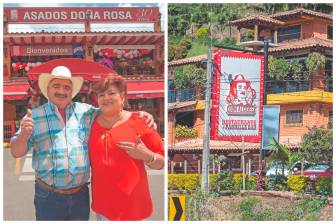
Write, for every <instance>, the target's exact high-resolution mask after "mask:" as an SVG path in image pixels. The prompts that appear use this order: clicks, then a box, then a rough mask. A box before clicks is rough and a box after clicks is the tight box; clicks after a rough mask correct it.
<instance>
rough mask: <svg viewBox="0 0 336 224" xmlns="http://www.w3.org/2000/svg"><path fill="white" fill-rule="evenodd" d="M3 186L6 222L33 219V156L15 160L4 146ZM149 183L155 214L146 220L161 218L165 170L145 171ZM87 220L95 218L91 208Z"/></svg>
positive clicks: (29, 155) (162, 214)
mask: <svg viewBox="0 0 336 224" xmlns="http://www.w3.org/2000/svg"><path fill="white" fill-rule="evenodd" d="M3 161H4V164H3V166H4V171H3V172H4V175H3V180H4V185H3V187H4V189H3V193H4V195H3V198H4V199H3V200H4V203H3V206H4V208H3V217H4V220H5V221H16V220H35V208H34V203H33V200H34V174H33V170H32V167H31V161H32V156H31V154H28V155H27V156H26V157H24V158H21V159H14V158H13V157H12V156H11V154H10V150H9V149H8V148H7V149H4V152H3ZM148 177H149V184H150V188H151V194H152V198H153V202H154V213H153V215H152V216H151V217H150V218H148V220H163V219H164V190H163V189H164V173H163V171H162V170H160V171H156V170H155V171H152V170H150V171H148ZM90 220H92V221H94V220H96V217H95V213H94V212H92V211H91V215H90Z"/></svg>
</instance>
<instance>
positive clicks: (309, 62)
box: [306, 52, 326, 72]
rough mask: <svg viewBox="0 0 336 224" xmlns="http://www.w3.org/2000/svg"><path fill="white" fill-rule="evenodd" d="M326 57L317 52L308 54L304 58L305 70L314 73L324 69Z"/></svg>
mask: <svg viewBox="0 0 336 224" xmlns="http://www.w3.org/2000/svg"><path fill="white" fill-rule="evenodd" d="M325 63H326V57H325V56H324V55H323V54H321V53H318V52H313V53H310V54H308V57H307V58H306V68H307V70H308V71H309V72H316V71H317V70H318V69H319V68H324V67H325Z"/></svg>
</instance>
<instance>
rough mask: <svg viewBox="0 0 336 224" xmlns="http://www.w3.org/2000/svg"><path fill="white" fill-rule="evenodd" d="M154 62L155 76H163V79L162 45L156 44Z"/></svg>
mask: <svg viewBox="0 0 336 224" xmlns="http://www.w3.org/2000/svg"><path fill="white" fill-rule="evenodd" d="M153 57H154V58H153V61H154V66H155V67H154V70H155V76H161V77H162V78H163V72H161V66H162V63H163V56H162V55H161V45H160V44H156V45H155V49H154V54H153Z"/></svg>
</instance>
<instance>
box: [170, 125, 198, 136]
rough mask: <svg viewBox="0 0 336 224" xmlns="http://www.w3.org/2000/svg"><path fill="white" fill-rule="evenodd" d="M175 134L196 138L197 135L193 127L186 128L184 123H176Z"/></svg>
mask: <svg viewBox="0 0 336 224" xmlns="http://www.w3.org/2000/svg"><path fill="white" fill-rule="evenodd" d="M175 133H176V134H175V136H176V137H189V138H196V137H197V130H196V129H194V128H188V127H187V126H184V125H177V126H176V128H175Z"/></svg>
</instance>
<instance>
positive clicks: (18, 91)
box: [4, 83, 30, 101]
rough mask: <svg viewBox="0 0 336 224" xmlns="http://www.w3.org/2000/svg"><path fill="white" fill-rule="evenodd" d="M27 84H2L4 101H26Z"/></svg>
mask: <svg viewBox="0 0 336 224" xmlns="http://www.w3.org/2000/svg"><path fill="white" fill-rule="evenodd" d="M29 87H30V86H29V84H28V83H8V84H4V100H5V101H6V100H7V101H9V100H26V99H27V98H28V91H29Z"/></svg>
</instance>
